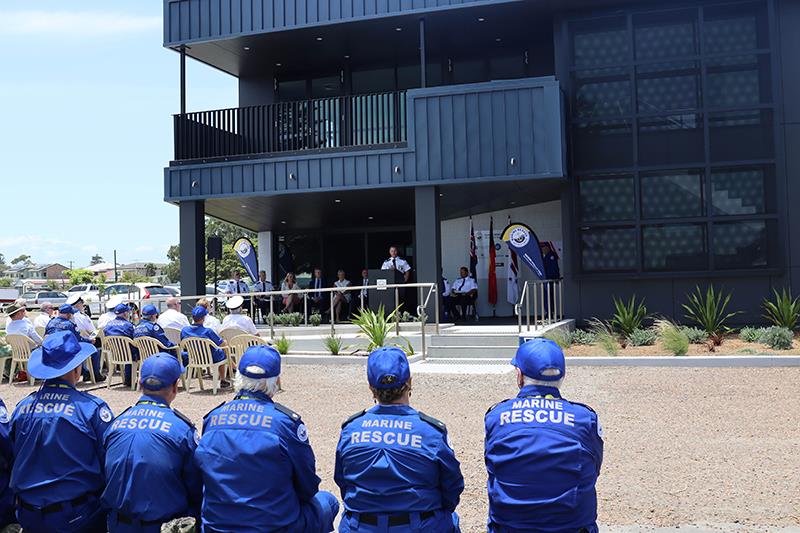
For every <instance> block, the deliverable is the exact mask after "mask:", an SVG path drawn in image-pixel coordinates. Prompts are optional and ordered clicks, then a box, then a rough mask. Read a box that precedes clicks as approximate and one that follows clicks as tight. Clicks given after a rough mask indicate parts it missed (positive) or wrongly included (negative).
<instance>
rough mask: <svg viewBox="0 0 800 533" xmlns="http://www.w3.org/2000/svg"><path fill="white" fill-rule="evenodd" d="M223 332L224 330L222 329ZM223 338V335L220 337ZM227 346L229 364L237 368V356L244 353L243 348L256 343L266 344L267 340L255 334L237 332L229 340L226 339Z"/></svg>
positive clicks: (245, 348) (256, 344)
mask: <svg viewBox="0 0 800 533" xmlns="http://www.w3.org/2000/svg"><path fill="white" fill-rule="evenodd" d="M222 332H223V333H224V332H225V330H222ZM222 338H223V339H224V338H225V337H224V336H223V337H222ZM226 342H227V343H228V346H230V348H231V351H230V356H231V359H232V361H231V364H232V365H233V368H239V358H240V357H242V355H244V352H245V350H247V349H248V348H250V347H251V346H258V345H264V346H266V345H267V341H266V340H265V339H262V338H261V337H257V336H255V335H248V334H247V333H244V334H239V335H236V336H234V337H232V338H231V340H227V339H226Z"/></svg>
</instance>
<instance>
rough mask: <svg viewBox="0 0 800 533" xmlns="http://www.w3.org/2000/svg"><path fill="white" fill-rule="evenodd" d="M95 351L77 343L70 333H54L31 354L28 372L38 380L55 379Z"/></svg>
mask: <svg viewBox="0 0 800 533" xmlns="http://www.w3.org/2000/svg"><path fill="white" fill-rule="evenodd" d="M62 307H63V306H62ZM70 308H71V307H70ZM96 351H97V350H96V349H95V347H94V346H92V345H91V344H89V343H88V342H78V338H77V337H76V336H75V334H74V333H72V332H71V331H56V332H54V333H51V334H50V335H48V336H47V337H46V338H45V339H44V342H43V343H42V346H41V347H39V348H37V349H35V350H34V351H33V352H31V358H30V359H29V360H28V372H30V374H31V376H33V377H35V378H39V379H51V378H57V377H59V376H63V375H64V374H66V373H67V372H69V371H70V370H73V369H74V368H75V367H77V366H78V365H80V364H81V363H83V362H84V361H85V360H86V359H87V358H89V356H91V355H92V354H93V353H95V352H96Z"/></svg>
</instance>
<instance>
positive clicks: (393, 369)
mask: <svg viewBox="0 0 800 533" xmlns="http://www.w3.org/2000/svg"><path fill="white" fill-rule="evenodd" d="M410 378H411V369H410V368H409V366H408V357H406V353H405V352H404V351H403V350H401V349H400V348H390V347H386V346H385V347H383V348H378V349H377V350H374V351H373V352H372V353H371V354H369V359H367V381H369V384H370V386H372V387H375V388H376V389H394V388H396V387H400V386H401V385H405V383H406V382H407V381H408V380H409V379H410Z"/></svg>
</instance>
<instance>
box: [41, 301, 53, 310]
mask: <svg viewBox="0 0 800 533" xmlns="http://www.w3.org/2000/svg"><path fill="white" fill-rule="evenodd" d="M45 308H46V309H55V308H54V307H53V304H52V302H42V305H40V306H39V309H40V310H41V309H45Z"/></svg>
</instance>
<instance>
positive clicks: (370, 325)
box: [351, 305, 400, 351]
mask: <svg viewBox="0 0 800 533" xmlns="http://www.w3.org/2000/svg"><path fill="white" fill-rule="evenodd" d="M398 309H400V306H398V307H397V308H395V310H394V311H392V312H391V313H389V315H388V316H387V315H386V313H385V312H384V310H383V305H381V306H378V310H377V311H373V310H371V309H361V310H360V311H358V312H357V313H356V315H355V316H354V317H353V320H352V321H351V323H353V324H355V325H356V326H358V329H359V330H360V332H361V334H362V335H363V336H364V337H366V338H367V340H368V341H369V345H368V346H367V350H369V351H372V350H374V349H375V348H380V347H382V346H386V339H387V337H388V336H389V331H391V329H392V324H394V318H395V314H396V313H397V312H398Z"/></svg>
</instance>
